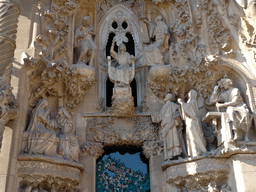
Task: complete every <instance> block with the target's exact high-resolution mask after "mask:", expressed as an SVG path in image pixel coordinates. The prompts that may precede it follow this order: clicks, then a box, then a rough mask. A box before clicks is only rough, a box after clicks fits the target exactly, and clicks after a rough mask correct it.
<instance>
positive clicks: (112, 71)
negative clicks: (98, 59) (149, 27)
mask: <svg viewBox="0 0 256 192" xmlns="http://www.w3.org/2000/svg"><path fill="white" fill-rule="evenodd" d="M115 41H116V40H115V38H114V39H113V42H112V46H111V49H110V54H111V56H112V57H114V58H115V59H116V61H117V62H118V64H117V67H112V66H111V57H110V56H108V75H109V79H110V80H111V81H112V82H113V83H115V87H129V86H130V83H131V82H132V80H133V79H134V75H135V58H134V56H133V55H130V54H129V53H128V52H126V46H125V44H124V43H121V44H120V46H119V53H117V52H115V51H114V45H115Z"/></svg>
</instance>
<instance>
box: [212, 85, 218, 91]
mask: <svg viewBox="0 0 256 192" xmlns="http://www.w3.org/2000/svg"><path fill="white" fill-rule="evenodd" d="M218 90H219V86H218V85H216V86H214V89H213V91H214V92H216V93H217V92H218Z"/></svg>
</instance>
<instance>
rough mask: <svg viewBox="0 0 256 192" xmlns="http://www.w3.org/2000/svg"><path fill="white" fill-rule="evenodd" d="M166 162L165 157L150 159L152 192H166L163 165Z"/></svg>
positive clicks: (159, 156) (154, 156) (152, 156)
mask: <svg viewBox="0 0 256 192" xmlns="http://www.w3.org/2000/svg"><path fill="white" fill-rule="evenodd" d="M163 161H164V156H163V155H151V156H150V157H149V173H150V191H151V192H165V185H166V184H165V183H166V182H165V179H164V172H163V171H162V169H161V165H162V163H163Z"/></svg>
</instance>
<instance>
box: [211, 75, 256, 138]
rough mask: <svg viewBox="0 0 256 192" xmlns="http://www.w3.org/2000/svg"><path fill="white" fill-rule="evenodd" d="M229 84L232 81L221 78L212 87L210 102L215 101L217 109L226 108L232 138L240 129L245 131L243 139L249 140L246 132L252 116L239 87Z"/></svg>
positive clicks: (236, 135)
mask: <svg viewBox="0 0 256 192" xmlns="http://www.w3.org/2000/svg"><path fill="white" fill-rule="evenodd" d="M231 85H232V81H231V80H230V79H227V78H223V79H221V80H220V81H219V85H217V86H215V87H214V91H213V93H212V95H211V97H210V103H216V107H217V109H219V108H221V107H226V108H227V109H226V113H227V114H228V115H229V119H227V122H230V123H231V126H232V130H233V131H234V137H233V140H237V139H238V137H239V136H238V131H239V130H242V131H243V132H245V136H244V140H245V141H249V139H248V132H249V129H250V127H251V122H252V116H251V114H250V111H249V109H248V108H247V105H246V104H245V103H244V101H243V98H242V96H241V93H240V91H239V89H238V88H234V87H231ZM219 102H222V103H219Z"/></svg>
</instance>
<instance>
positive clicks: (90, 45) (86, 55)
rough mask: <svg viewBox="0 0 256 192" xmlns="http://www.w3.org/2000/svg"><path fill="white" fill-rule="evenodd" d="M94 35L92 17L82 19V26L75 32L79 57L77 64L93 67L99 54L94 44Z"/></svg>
mask: <svg viewBox="0 0 256 192" xmlns="http://www.w3.org/2000/svg"><path fill="white" fill-rule="evenodd" d="M92 35H94V32H93V28H92V25H91V19H90V16H86V17H84V18H83V19H82V24H81V25H80V26H79V27H78V28H77V30H76V31H75V50H76V53H77V56H78V60H77V63H80V62H83V63H88V61H90V62H89V65H90V66H93V61H94V60H95V57H96V53H97V46H96V45H95V43H94V42H93V39H92Z"/></svg>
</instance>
